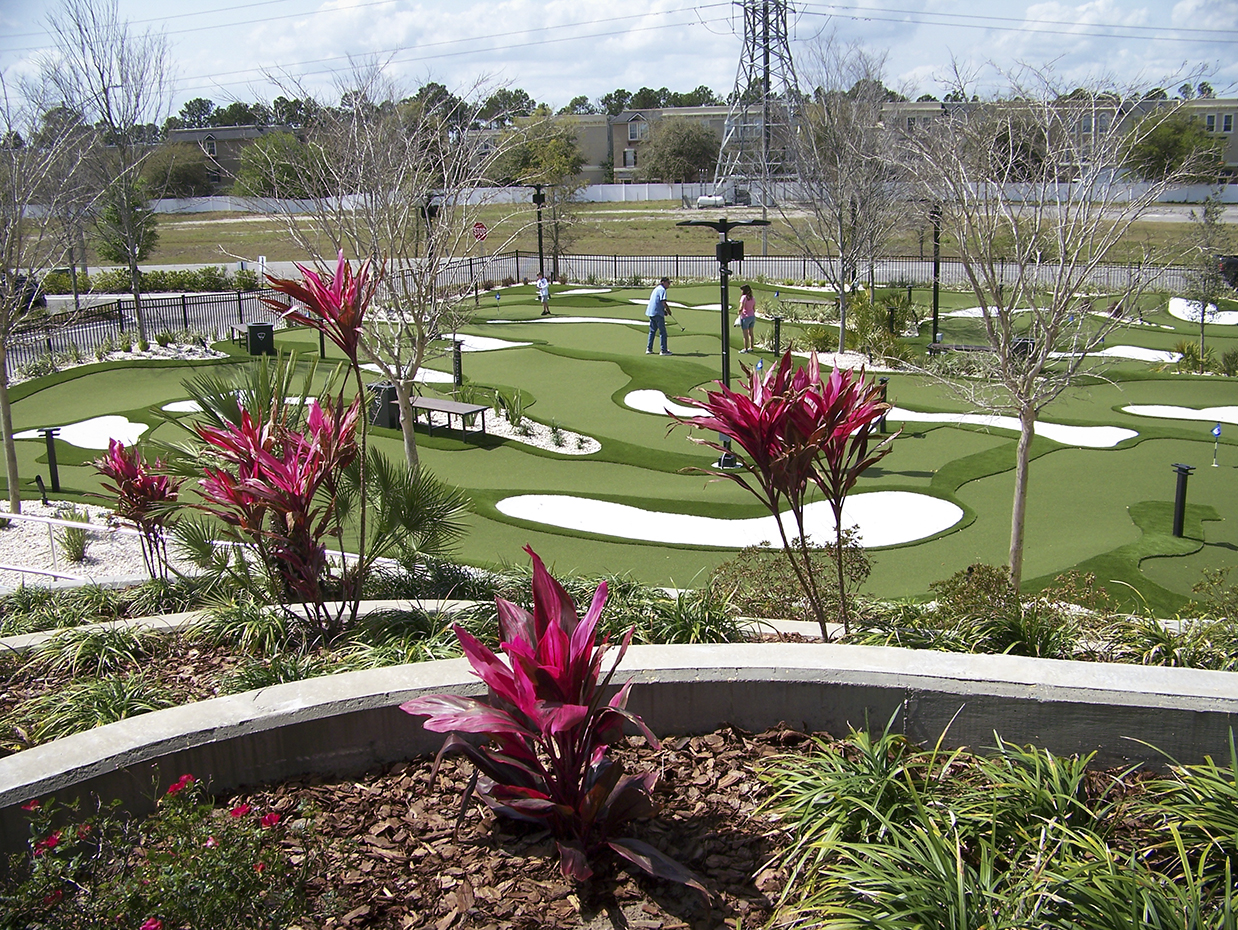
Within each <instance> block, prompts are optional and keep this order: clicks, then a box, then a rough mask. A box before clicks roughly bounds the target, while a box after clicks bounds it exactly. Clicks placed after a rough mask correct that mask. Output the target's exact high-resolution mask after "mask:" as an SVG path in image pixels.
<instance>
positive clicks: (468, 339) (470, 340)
mask: <svg viewBox="0 0 1238 930" xmlns="http://www.w3.org/2000/svg"><path fill="white" fill-rule="evenodd" d="M443 338H444V339H446V340H447V341H448V342H451V337H450V336H444V337H443ZM456 338H457V339H458V340H460V342H461V343H463V345H461V346H460V351H461V352H494V351H496V350H498V349H518V348H520V347H521V346H528V345H532V344H533V343H531V342H512V341H511V340H508V339H492V338H491V337H489V336H469V335H467V334H465V333H460V334H459V335H458V336H456Z"/></svg>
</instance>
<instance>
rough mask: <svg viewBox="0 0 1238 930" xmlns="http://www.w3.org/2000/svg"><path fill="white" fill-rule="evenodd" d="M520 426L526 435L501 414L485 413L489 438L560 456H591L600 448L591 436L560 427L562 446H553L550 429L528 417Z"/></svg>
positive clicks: (553, 441) (552, 436)
mask: <svg viewBox="0 0 1238 930" xmlns="http://www.w3.org/2000/svg"><path fill="white" fill-rule="evenodd" d="M520 425H521V427H522V428H525V429H527V430H528V433H527V435H526V434H524V433H522V432H521V431H520V430H518V429H517V428H516V427H514V426H512V425H511V423H509V422H508V420H507V417H506V416H505V415H503V414H502V413H500V414H497V415H496V414H495V412H494V411H493V410H488V411H486V432H487V433H489V434H490V435H491V436H499V437H501V438H503V439H510V440H512V441H513V442H523V443H524V444H525V445H526V446H536V447H537V448H538V449H545V450H547V451H549V452H558V453H559V454H560V455H592V454H593V453H594V452H598V451H600V450H601V448H602V444H601V443H600V442H598V441H597V440H596V439H594V438H593V437H592V436H585V435H583V434H581V433H574V432H572V431H571V430H570V429H563V428H562V427H560V428H559V438H560V440H561V441H562V445H555V440H554V433H553V432H552V431H551V429H550V427H549V426H547V425H546V424H544V423H538V422H537V421H536V420H531V419H529V418H528V417H525V418H524V419H523V420H522V421H521V424H520Z"/></svg>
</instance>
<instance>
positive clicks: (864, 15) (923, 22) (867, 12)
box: [803, 4, 1238, 45]
mask: <svg viewBox="0 0 1238 930" xmlns="http://www.w3.org/2000/svg"><path fill="white" fill-rule="evenodd" d="M824 7H825V9H827V10H845V11H853V12H842V13H829V12H820V13H818V12H814V11H812V10H808V9H805V10H803V15H805V16H821V17H825V18H835V19H851V20H862V21H865V22H878V23H901V24H903V25H907V24H908V23H909V22H910V23H912V24H914V25H917V26H951V27H954V28H958V29H984V30H990V31H995V32H1020V33H1025V34H1029V33H1030V34H1032V35H1057V36H1074V37H1084V38H1094V39H1141V40H1144V41H1147V42H1199V41H1201V37H1197V36H1174V35H1164V34H1163V33H1164V32H1165V31H1171V32H1173V31H1192V32H1204V33H1206V34H1207V36H1208V37H1209V38H1211V39H1212V40H1213V41H1214V42H1216V43H1217V44H1219V45H1235V44H1238V38H1234V39H1216V38H1215V36H1216V35H1217V34H1218V33H1222V34H1228V35H1234V36H1238V30H1225V29H1215V30H1173V29H1168V30H1166V29H1161V30H1157V32H1156V33H1155V34H1147V35H1133V34H1130V33H1120V32H1089V31H1085V30H1086V28H1090V27H1093V26H1094V25H1099V24H1091V23H1061V25H1067V26H1072V25H1073V26H1079V27H1084V29H1071V30H1065V29H1040V28H1033V27H1038V26H1039V25H1040V23H1039V22H1031V23H1029V22H1028V21H1026V20H1019V19H1011V18H1006V17H981V16H966V15H965V14H961V13H954V14H939V13H924V12H920V11H912V10H882V9H877V8H870V7H863V8H861V7H843V6H834V5H832V4H826V5H824ZM879 12H886V13H897V14H902V16H901V17H896V16H875V15H873V14H874V13H879ZM943 15H949V16H957V17H959V18H960V19H1006V21H1008V22H1018V23H1022V25H1021V26H996V25H988V24H985V23H980V22H977V23H972V22H937V21H935V20H931V19H924V18H916V17H927V16H943ZM1040 22H1043V23H1048V22H1050V20H1041V21H1040ZM1100 28H1113V29H1133V28H1138V29H1144V28H1150V27H1144V26H1116V25H1115V26H1112V27H1110V26H1103V25H1101V26H1100Z"/></svg>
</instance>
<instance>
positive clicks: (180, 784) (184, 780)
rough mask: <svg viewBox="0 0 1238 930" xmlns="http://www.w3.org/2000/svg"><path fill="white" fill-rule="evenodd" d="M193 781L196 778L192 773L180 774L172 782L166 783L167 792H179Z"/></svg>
mask: <svg viewBox="0 0 1238 930" xmlns="http://www.w3.org/2000/svg"><path fill="white" fill-rule="evenodd" d="M195 781H197V779H195V778H194V777H193V776H192V775H189V774H185V775H182V776H181V777H180V778H178V779H177V780H176V781H174V782H172V784H170V785H168V794H179V793H180V792H182V791H184V790H185V789H186V788H188V787H189V786H190V785H192V784H193V783H194V782H195Z"/></svg>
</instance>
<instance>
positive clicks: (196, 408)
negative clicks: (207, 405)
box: [159, 400, 202, 413]
mask: <svg viewBox="0 0 1238 930" xmlns="http://www.w3.org/2000/svg"><path fill="white" fill-rule="evenodd" d="M159 409H160V410H163V411H165V412H166V413H201V412H202V405H201V404H199V403H198V402H197V401H196V400H174V401H172V403H170V404H164V405H163V406H162V407H160V408H159Z"/></svg>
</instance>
